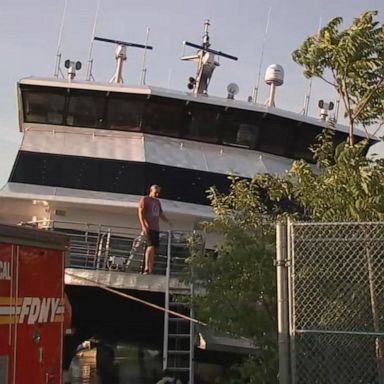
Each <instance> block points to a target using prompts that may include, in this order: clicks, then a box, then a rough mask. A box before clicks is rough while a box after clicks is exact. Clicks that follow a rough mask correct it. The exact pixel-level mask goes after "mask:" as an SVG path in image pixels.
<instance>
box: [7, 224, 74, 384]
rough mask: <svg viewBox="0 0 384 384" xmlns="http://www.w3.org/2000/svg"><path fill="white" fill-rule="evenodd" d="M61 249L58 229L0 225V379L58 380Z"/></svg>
mask: <svg viewBox="0 0 384 384" xmlns="http://www.w3.org/2000/svg"><path fill="white" fill-rule="evenodd" d="M67 249H68V242H67V238H66V237H65V236H64V235H61V234H57V233H53V232H48V231H41V230H37V229H32V228H25V227H20V226H6V225H0V383H4V384H61V383H62V369H61V361H62V349H63V348H62V346H63V336H64V333H65V328H66V327H67V325H66V324H65V319H64V318H65V317H67V314H66V310H65V307H66V305H65V295H64V262H65V258H64V257H65V252H66V251H67ZM67 312H68V311H67Z"/></svg>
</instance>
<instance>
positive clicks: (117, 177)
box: [10, 151, 230, 205]
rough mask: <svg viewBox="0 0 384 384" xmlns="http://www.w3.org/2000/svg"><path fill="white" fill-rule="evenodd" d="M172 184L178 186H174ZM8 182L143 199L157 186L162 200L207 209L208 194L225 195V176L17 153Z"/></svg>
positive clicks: (153, 166)
mask: <svg viewBox="0 0 384 384" xmlns="http://www.w3.org/2000/svg"><path fill="white" fill-rule="evenodd" d="M175 180H176V181H177V183H176V184H175ZM10 181H11V182H16V183H27V184H36V185H48V186H52V187H65V188H76V189H83V190H93V191H99V192H114V193H124V194H132V195H143V194H145V192H146V191H147V190H148V187H149V186H150V185H151V184H156V183H157V184H160V185H161V187H162V193H161V197H162V198H164V199H169V200H176V201H183V202H188V203H195V204H203V205H209V201H208V199H207V190H208V188H209V187H211V186H213V185H215V186H216V187H217V188H218V189H219V191H220V192H226V191H227V190H228V186H229V184H230V182H229V180H228V178H227V176H226V175H223V174H219V173H213V172H204V171H198V170H193V169H186V168H179V167H171V166H166V165H159V164H151V163H143V162H131V161H121V160H108V159H95V158H88V157H80V156H65V155H52V154H47V153H33V152H22V151H20V152H19V154H18V157H17V159H16V162H15V167H14V169H13V171H12V174H11V176H10Z"/></svg>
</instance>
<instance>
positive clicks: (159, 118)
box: [143, 96, 184, 137]
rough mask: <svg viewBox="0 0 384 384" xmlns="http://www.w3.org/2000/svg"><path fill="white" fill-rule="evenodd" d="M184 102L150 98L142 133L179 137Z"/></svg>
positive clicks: (146, 107)
mask: <svg viewBox="0 0 384 384" xmlns="http://www.w3.org/2000/svg"><path fill="white" fill-rule="evenodd" d="M183 107H184V102H183V101H182V100H173V99H168V98H167V99H162V98H160V97H156V96H152V97H151V98H150V99H148V100H147V103H146V106H145V111H144V119H143V126H144V131H145V132H149V133H154V134H159V135H165V136H172V137H179V136H180V126H181V121H182V114H183Z"/></svg>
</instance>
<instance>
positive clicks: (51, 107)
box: [21, 87, 66, 124]
mask: <svg viewBox="0 0 384 384" xmlns="http://www.w3.org/2000/svg"><path fill="white" fill-rule="evenodd" d="M21 89H22V95H23V97H22V98H23V110H24V120H25V121H26V122H29V123H42V124H63V120H64V107H65V94H66V90H65V89H60V88H43V87H39V88H37V87H31V88H28V87H22V88H21Z"/></svg>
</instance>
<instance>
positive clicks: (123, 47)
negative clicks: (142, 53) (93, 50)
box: [95, 36, 153, 83]
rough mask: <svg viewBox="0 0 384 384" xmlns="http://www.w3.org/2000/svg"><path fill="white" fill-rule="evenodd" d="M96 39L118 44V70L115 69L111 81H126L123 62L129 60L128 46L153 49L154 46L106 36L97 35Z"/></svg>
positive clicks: (116, 51) (116, 52)
mask: <svg viewBox="0 0 384 384" xmlns="http://www.w3.org/2000/svg"><path fill="white" fill-rule="evenodd" d="M95 40H96V41H102V42H104V43H112V44H117V47H116V50H115V59H116V70H115V74H114V75H113V76H112V78H111V80H110V81H109V82H110V83H124V80H123V64H124V61H125V60H127V47H133V48H143V49H153V47H151V46H150V45H146V44H145V45H142V44H136V43H128V42H126V41H121V40H112V39H106V38H104V37H97V36H95Z"/></svg>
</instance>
